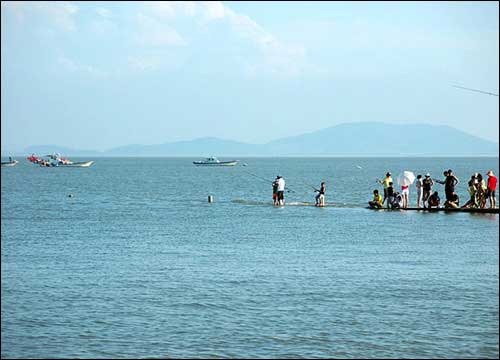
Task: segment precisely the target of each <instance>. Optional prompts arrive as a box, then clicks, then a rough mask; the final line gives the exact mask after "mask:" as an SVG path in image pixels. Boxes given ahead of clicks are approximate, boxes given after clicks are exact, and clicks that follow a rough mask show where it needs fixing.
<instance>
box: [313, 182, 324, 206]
mask: <svg viewBox="0 0 500 360" xmlns="http://www.w3.org/2000/svg"><path fill="white" fill-rule="evenodd" d="M314 191H315V192H317V193H318V195H316V197H315V199H316V204H315V205H316V206H325V192H326V184H325V182H324V181H323V182H322V183H321V186H320V187H319V189H314Z"/></svg>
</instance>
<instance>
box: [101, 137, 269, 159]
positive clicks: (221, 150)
mask: <svg viewBox="0 0 500 360" xmlns="http://www.w3.org/2000/svg"><path fill="white" fill-rule="evenodd" d="M259 151H260V150H259V145H252V144H245V143H240V142H237V141H232V140H223V139H218V138H214V137H205V138H199V139H194V140H189V141H179V142H173V143H166V144H159V145H128V146H121V147H117V148H113V149H111V150H108V151H106V152H105V155H108V156H204V155H206V156H210V155H216V156H220V155H224V154H228V155H245V154H247V155H248V154H253V155H256V154H257V153H258V152H259Z"/></svg>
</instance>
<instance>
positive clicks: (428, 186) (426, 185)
mask: <svg viewBox="0 0 500 360" xmlns="http://www.w3.org/2000/svg"><path fill="white" fill-rule="evenodd" d="M432 185H434V181H432V179H431V174H429V173H427V174H425V178H424V180H422V205H423V206H424V208H425V207H426V206H425V203H426V202H427V200H428V199H429V197H430V196H431V192H432ZM427 205H429V204H427Z"/></svg>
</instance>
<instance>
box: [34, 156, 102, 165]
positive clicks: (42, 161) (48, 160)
mask: <svg viewBox="0 0 500 360" xmlns="http://www.w3.org/2000/svg"><path fill="white" fill-rule="evenodd" d="M27 159H28V160H29V161H30V162H32V163H33V164H38V165H40V166H43V167H89V166H91V165H92V164H93V163H94V161H93V160H91V161H77V162H75V161H71V160H68V159H66V158H63V157H61V156H60V155H59V154H50V155H46V157H45V158H41V157H37V156H35V154H33V155H31V156H28V157H27Z"/></svg>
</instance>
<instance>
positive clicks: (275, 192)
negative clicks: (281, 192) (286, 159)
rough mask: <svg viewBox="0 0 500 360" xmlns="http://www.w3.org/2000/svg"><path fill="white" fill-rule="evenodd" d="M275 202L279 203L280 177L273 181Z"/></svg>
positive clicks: (275, 203)
mask: <svg viewBox="0 0 500 360" xmlns="http://www.w3.org/2000/svg"><path fill="white" fill-rule="evenodd" d="M273 204H274V205H278V177H277V176H276V179H274V181H273Z"/></svg>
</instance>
